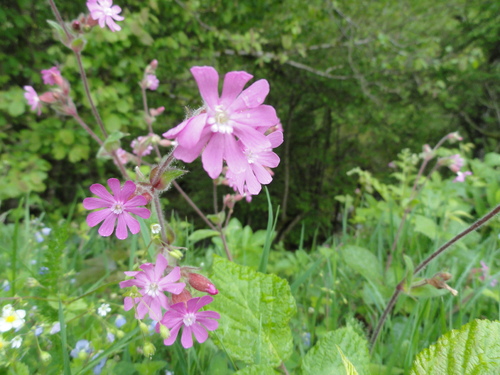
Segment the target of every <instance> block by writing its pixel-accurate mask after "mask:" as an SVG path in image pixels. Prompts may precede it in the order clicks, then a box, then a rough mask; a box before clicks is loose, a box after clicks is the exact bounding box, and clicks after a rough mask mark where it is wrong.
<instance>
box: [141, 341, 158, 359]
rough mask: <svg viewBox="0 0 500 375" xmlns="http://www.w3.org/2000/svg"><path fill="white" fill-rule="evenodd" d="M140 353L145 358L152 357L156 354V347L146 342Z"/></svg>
mask: <svg viewBox="0 0 500 375" xmlns="http://www.w3.org/2000/svg"><path fill="white" fill-rule="evenodd" d="M142 351H143V353H144V355H145V356H146V357H152V356H153V355H154V354H155V353H156V347H155V346H154V345H153V344H152V343H150V342H146V343H144V346H143V347H142Z"/></svg>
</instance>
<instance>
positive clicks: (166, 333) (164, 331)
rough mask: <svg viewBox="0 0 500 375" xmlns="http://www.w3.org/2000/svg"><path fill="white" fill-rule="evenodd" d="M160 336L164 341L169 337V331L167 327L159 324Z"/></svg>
mask: <svg viewBox="0 0 500 375" xmlns="http://www.w3.org/2000/svg"><path fill="white" fill-rule="evenodd" d="M160 335H161V337H162V338H163V340H166V339H168V338H169V337H170V330H169V329H168V328H167V326H165V325H163V324H160Z"/></svg>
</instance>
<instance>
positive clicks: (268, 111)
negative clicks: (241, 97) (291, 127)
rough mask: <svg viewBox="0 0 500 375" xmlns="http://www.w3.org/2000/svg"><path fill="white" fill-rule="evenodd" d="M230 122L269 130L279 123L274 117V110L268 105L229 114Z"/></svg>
mask: <svg viewBox="0 0 500 375" xmlns="http://www.w3.org/2000/svg"><path fill="white" fill-rule="evenodd" d="M230 116H231V120H233V121H235V122H238V123H240V124H244V125H250V126H253V127H265V128H269V127H271V126H274V125H276V124H278V123H279V122H280V119H279V118H278V117H277V116H276V110H275V109H274V108H273V107H271V106H270V105H261V106H259V107H257V108H250V109H246V110H242V111H240V112H233V113H231V115H230Z"/></svg>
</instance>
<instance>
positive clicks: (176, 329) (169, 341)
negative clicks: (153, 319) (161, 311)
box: [162, 320, 182, 346]
mask: <svg viewBox="0 0 500 375" xmlns="http://www.w3.org/2000/svg"><path fill="white" fill-rule="evenodd" d="M162 322H163V320H162ZM163 324H165V323H163ZM165 325H166V324H165ZM181 326H182V324H180V322H179V324H177V325H175V326H174V327H172V328H170V337H169V338H168V339H165V340H163V344H165V345H167V346H168V345H172V344H173V343H174V342H175V340H176V339H177V335H178V334H179V329H180V328H181Z"/></svg>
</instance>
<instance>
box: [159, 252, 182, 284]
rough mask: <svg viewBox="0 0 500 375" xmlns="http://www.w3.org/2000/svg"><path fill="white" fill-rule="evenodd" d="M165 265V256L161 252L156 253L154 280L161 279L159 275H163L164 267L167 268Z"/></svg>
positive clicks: (166, 263) (166, 264)
mask: <svg viewBox="0 0 500 375" xmlns="http://www.w3.org/2000/svg"><path fill="white" fill-rule="evenodd" d="M167 266H168V261H167V259H165V257H164V256H163V255H162V254H158V255H157V256H156V264H155V269H154V280H155V281H157V280H160V279H161V277H162V276H163V272H164V271H165V268H167ZM176 268H177V267H176Z"/></svg>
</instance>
